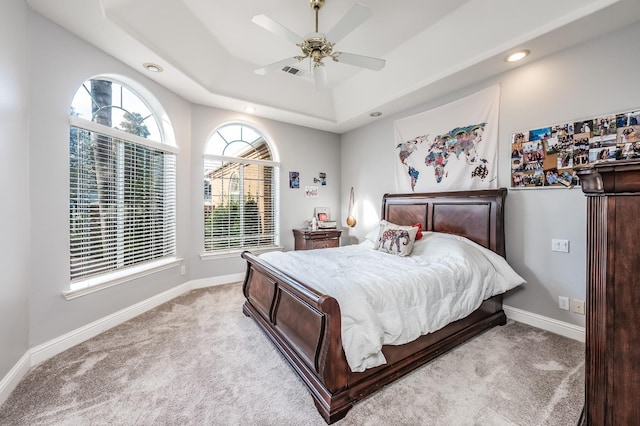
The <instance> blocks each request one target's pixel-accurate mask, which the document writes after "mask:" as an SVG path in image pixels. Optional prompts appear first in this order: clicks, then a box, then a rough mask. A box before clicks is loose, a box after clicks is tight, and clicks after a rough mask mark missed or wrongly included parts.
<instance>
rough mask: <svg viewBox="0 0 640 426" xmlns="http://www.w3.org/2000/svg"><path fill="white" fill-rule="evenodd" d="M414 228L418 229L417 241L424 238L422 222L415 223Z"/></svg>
mask: <svg viewBox="0 0 640 426" xmlns="http://www.w3.org/2000/svg"><path fill="white" fill-rule="evenodd" d="M412 226H415V227H416V228H418V233H417V234H416V241H418V240H419V239H420V238H422V224H421V223H420V222H418V223H414V224H413V225H412Z"/></svg>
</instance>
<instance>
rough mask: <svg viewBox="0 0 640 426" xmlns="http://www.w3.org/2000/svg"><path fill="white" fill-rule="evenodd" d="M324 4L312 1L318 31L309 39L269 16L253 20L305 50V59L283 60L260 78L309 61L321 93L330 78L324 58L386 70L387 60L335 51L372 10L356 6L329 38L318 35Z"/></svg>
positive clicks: (257, 17) (269, 66) (302, 56)
mask: <svg viewBox="0 0 640 426" xmlns="http://www.w3.org/2000/svg"><path fill="white" fill-rule="evenodd" d="M324 3H325V0H309V5H310V6H311V8H312V9H313V10H314V11H315V13H316V30H315V32H313V33H311V34H309V35H307V36H306V38H302V37H300V36H299V35H298V34H296V33H294V32H293V31H291V30H289V29H288V28H286V27H285V26H283V25H282V24H280V23H278V22H276V21H274V20H273V19H271V18H269V17H268V16H266V15H256V16H254V17H253V18H252V19H251V21H252V22H253V23H255V24H257V25H260V26H261V27H262V28H264V29H266V30H268V31H271V32H272V33H274V34H276V35H279V36H280V37H283V38H285V39H287V40H289V41H291V42H292V43H294V44H295V45H296V46H298V47H300V49H301V50H302V54H301V55H298V56H294V57H292V58H287V59H283V60H282V61H278V62H275V63H273V64H270V65H267V66H265V67H263V68H258V69H257V70H255V73H256V74H260V75H264V74H266V73H268V72H270V71H275V70H279V69H282V68H283V67H285V66H287V65H291V64H293V63H295V62H300V61H302V60H304V59H307V58H309V59H310V62H311V64H313V79H314V81H315V85H316V89H318V90H321V89H324V88H326V87H327V75H326V71H325V68H324V62H322V60H323V59H324V58H331V59H333V60H334V61H335V62H342V63H344V64H349V65H355V66H357V67H362V68H367V69H370V70H374V71H379V70H381V69H382V68H383V67H384V65H385V60H384V59H379V58H372V57H370V56H362V55H356V54H354V53H346V52H334V51H333V47H334V45H335V44H336V43H337V42H339V41H340V40H342V39H343V38H344V37H345V36H346V35H347V34H349V33H350V32H351V31H353V30H354V29H355V28H356V27H358V26H359V25H360V24H362V23H363V22H364V21H365V20H366V19H367V18H368V17H369V16H371V11H370V10H369V8H368V7H366V6H364V5H362V4H359V3H356V4H355V6H354V7H353V8H351V10H349V12H347V14H346V15H345V16H343V17H342V19H341V20H340V21H339V22H338V23H337V24H336V25H335V26H334V27H333V28H332V29H331V30H330V31H329V32H328V33H327V34H323V33H320V32H318V11H319V10H320V9H321V8H322V6H324Z"/></svg>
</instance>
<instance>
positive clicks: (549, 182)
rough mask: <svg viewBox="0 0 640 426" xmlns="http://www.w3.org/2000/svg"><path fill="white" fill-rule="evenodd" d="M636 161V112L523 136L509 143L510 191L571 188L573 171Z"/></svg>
mask: <svg viewBox="0 0 640 426" xmlns="http://www.w3.org/2000/svg"><path fill="white" fill-rule="evenodd" d="M633 158H640V110H639V111H635V112H627V113H620V114H610V115H605V116H600V117H596V118H592V119H589V120H583V121H577V122H573V123H566V124H560V125H554V126H548V127H543V128H539V129H533V130H528V131H523V132H516V133H514V134H513V136H512V139H511V187H512V188H539V187H566V188H569V187H572V186H576V185H579V184H580V182H579V179H578V177H577V176H576V172H575V169H577V168H580V167H584V166H587V165H589V164H592V163H596V162H602V161H616V160H627V159H633Z"/></svg>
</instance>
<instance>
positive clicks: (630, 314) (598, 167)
mask: <svg viewBox="0 0 640 426" xmlns="http://www.w3.org/2000/svg"><path fill="white" fill-rule="evenodd" d="M578 176H579V177H580V179H581V182H582V190H583V192H584V193H585V195H586V196H587V197H588V204H587V318H586V321H587V322H586V354H585V360H586V364H585V373H586V375H585V381H586V383H585V392H586V393H585V410H584V413H583V416H582V419H581V421H582V422H583V424H587V425H590V426H604V425H633V424H640V160H619V161H612V162H608V163H598V164H593V165H590V166H589V167H588V168H585V169H581V170H580V171H579V172H578Z"/></svg>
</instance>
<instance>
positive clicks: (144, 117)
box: [71, 79, 163, 142]
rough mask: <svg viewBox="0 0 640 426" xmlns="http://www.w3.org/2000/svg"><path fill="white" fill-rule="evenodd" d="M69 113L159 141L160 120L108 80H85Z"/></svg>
mask: <svg viewBox="0 0 640 426" xmlns="http://www.w3.org/2000/svg"><path fill="white" fill-rule="evenodd" d="M71 114H72V115H77V116H79V117H81V118H84V119H85V120H89V121H93V122H96V123H100V124H103V125H105V126H108V127H112V128H116V129H120V130H124V131H125V132H128V133H133V134H135V135H137V136H141V137H143V138H148V139H152V140H155V141H158V142H162V140H163V138H162V134H161V132H160V124H159V122H160V120H159V119H158V118H157V117H156V116H155V114H153V113H152V112H151V110H150V109H149V107H148V105H147V104H146V103H145V102H144V101H143V100H142V99H141V98H140V97H139V96H138V95H137V94H135V93H133V92H132V91H131V90H130V89H128V88H127V87H124V86H122V85H121V84H119V83H117V82H113V81H109V80H97V79H96V80H88V81H86V82H84V84H83V85H82V86H81V87H80V88H79V89H78V90H77V91H76V94H75V96H74V98H73V101H72V103H71Z"/></svg>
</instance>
